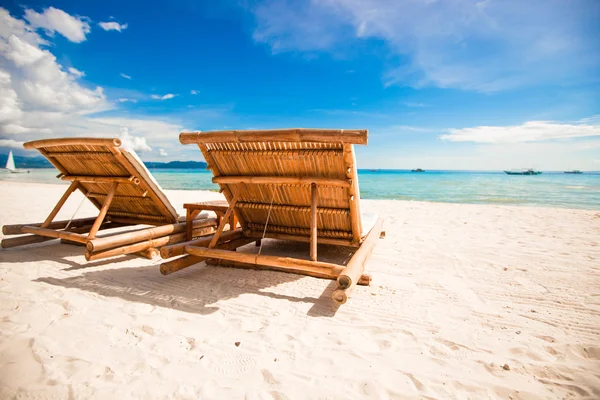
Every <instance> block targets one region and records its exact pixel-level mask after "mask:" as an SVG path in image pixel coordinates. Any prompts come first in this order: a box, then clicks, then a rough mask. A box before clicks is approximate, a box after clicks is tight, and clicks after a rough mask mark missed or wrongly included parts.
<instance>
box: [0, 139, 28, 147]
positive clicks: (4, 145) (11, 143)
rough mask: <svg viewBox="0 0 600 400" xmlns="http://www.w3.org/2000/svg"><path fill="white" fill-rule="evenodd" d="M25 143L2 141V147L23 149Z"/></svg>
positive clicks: (9, 140) (10, 140) (0, 142)
mask: <svg viewBox="0 0 600 400" xmlns="http://www.w3.org/2000/svg"><path fill="white" fill-rule="evenodd" d="M23 143H25V142H19V141H16V140H12V139H0V147H11V148H13V149H22V148H23Z"/></svg>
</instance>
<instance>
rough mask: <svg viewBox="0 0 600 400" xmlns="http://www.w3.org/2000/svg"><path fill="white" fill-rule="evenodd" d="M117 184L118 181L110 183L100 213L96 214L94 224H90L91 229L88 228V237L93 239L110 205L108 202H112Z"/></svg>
mask: <svg viewBox="0 0 600 400" xmlns="http://www.w3.org/2000/svg"><path fill="white" fill-rule="evenodd" d="M118 186H119V183H118V182H115V183H113V184H112V187H111V188H110V190H109V192H108V194H107V195H106V200H104V204H102V208H101V209H100V214H98V218H96V220H95V221H94V225H92V229H90V233H89V234H88V236H87V238H88V239H94V238H95V237H96V234H97V233H98V230H99V229H100V225H102V222H103V221H104V218H105V217H106V213H107V212H108V208H109V207H110V203H112V201H113V198H114V197H115V192H116V191H117V187H118Z"/></svg>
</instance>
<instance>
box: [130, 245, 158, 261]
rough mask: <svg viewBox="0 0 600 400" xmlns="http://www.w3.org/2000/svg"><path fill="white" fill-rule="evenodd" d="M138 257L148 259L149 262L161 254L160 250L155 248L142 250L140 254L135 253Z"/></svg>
mask: <svg viewBox="0 0 600 400" xmlns="http://www.w3.org/2000/svg"><path fill="white" fill-rule="evenodd" d="M134 254H135V255H136V256H139V257H144V258H147V259H148V260H152V259H153V258H154V257H156V256H158V255H159V254H160V252H159V251H158V249H155V248H154V247H150V248H149V249H146V250H142V251H140V252H137V253H134Z"/></svg>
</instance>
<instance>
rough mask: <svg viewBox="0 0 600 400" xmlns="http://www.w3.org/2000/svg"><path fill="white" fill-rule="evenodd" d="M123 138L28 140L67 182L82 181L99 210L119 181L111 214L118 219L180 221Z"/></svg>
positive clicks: (157, 222)
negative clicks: (122, 142)
mask: <svg viewBox="0 0 600 400" xmlns="http://www.w3.org/2000/svg"><path fill="white" fill-rule="evenodd" d="M120 146H121V141H120V140H119V139H97V138H65V139H48V140H37V141H33V142H27V143H25V145H24V147H25V148H27V149H34V148H35V149H37V150H39V152H40V153H42V155H43V156H44V157H46V158H47V159H48V160H49V161H50V162H51V163H52V165H54V166H55V167H56V168H57V169H58V170H59V171H60V172H61V174H60V175H59V177H60V178H61V179H62V180H66V181H73V180H77V181H79V185H78V189H79V190H80V191H81V192H82V193H83V194H84V195H86V196H87V197H88V198H89V200H90V201H91V202H92V203H93V204H94V205H95V206H96V207H98V209H100V208H101V207H102V204H103V202H104V200H105V198H106V196H107V194H108V193H109V192H110V189H111V187H112V186H113V184H114V183H115V182H118V183H119V185H118V186H117V189H116V192H115V196H114V198H113V201H112V202H111V204H110V207H109V209H108V212H107V216H109V217H111V219H112V220H114V221H119V220H121V221H127V222H131V223H138V224H151V225H161V224H167V223H175V222H177V218H178V216H177V212H176V211H175V209H174V208H173V206H172V205H171V204H170V203H169V201H168V199H167V198H166V196H165V195H164V193H163V192H162V191H161V189H160V186H158V184H157V183H156V182H154V181H153V179H152V177H151V176H150V173H149V172H148V171H147V170H146V168H145V166H144V165H143V163H142V162H141V161H140V160H139V159H137V157H136V156H135V153H134V152H132V151H127V150H125V149H120V148H119V147H120Z"/></svg>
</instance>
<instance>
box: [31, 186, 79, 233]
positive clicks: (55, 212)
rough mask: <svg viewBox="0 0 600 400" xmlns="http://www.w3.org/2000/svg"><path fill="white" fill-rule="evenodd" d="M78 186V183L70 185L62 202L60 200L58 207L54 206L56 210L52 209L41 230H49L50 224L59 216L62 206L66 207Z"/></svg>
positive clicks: (61, 199)
mask: <svg viewBox="0 0 600 400" xmlns="http://www.w3.org/2000/svg"><path fill="white" fill-rule="evenodd" d="M78 184H79V183H78V182H77V181H73V182H71V184H70V185H69V187H68V188H67V190H66V191H65V193H63V195H62V197H61V198H60V200H58V203H56V205H55V206H54V208H53V209H52V211H51V212H50V214H49V215H48V217H47V218H46V220H45V221H44V223H43V224H42V225H41V226H40V227H41V228H47V227H48V225H50V223H51V222H52V220H53V219H54V217H56V214H58V212H59V211H60V209H61V208H62V206H63V205H65V202H66V201H67V199H68V198H69V196H71V194H72V193H73V192H74V191H75V190H76V189H77V185H78Z"/></svg>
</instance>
